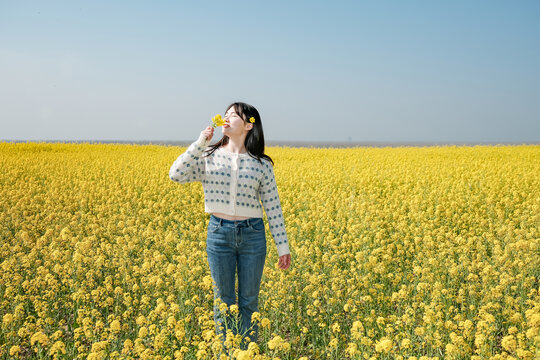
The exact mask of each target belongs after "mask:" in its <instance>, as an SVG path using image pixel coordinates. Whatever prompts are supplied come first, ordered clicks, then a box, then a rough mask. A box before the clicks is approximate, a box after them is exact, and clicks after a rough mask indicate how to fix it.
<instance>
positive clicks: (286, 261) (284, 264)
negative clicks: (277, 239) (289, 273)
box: [278, 254, 291, 270]
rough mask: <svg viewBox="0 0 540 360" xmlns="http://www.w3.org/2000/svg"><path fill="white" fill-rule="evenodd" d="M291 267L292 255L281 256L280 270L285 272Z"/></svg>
mask: <svg viewBox="0 0 540 360" xmlns="http://www.w3.org/2000/svg"><path fill="white" fill-rule="evenodd" d="M289 265H291V254H285V255H281V256H280V257H279V261H278V266H279V268H280V269H282V270H285V269H287V268H288V267H289Z"/></svg>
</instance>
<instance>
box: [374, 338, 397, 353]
mask: <svg viewBox="0 0 540 360" xmlns="http://www.w3.org/2000/svg"><path fill="white" fill-rule="evenodd" d="M392 346H393V343H392V340H391V339H387V338H382V339H381V340H379V341H377V342H376V343H375V350H376V351H378V352H383V351H384V352H389V351H390V350H391V349H392Z"/></svg>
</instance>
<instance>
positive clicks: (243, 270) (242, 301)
mask: <svg viewBox="0 0 540 360" xmlns="http://www.w3.org/2000/svg"><path fill="white" fill-rule="evenodd" d="M224 120H225V124H224V125H223V137H222V138H221V140H219V141H218V142H217V143H215V144H213V145H211V146H209V147H208V149H207V146H208V144H209V142H210V140H211V139H212V136H213V135H214V128H213V127H212V126H208V127H207V128H206V129H204V130H203V131H201V134H200V136H199V138H198V140H197V141H195V142H194V143H192V144H191V145H190V146H189V147H188V149H187V150H186V152H185V153H183V154H182V155H180V156H179V157H178V158H177V159H176V161H175V162H174V163H173V164H172V166H171V168H170V171H169V177H170V178H171V180H173V181H176V182H178V183H181V184H184V183H188V182H194V181H200V182H202V185H203V190H204V197H205V200H204V204H205V212H207V213H210V214H211V215H210V220H209V223H208V229H207V234H208V235H207V239H206V252H207V255H208V264H209V266H210V273H211V276H212V280H213V282H214V300H215V302H214V321H215V322H216V334H218V335H220V334H221V335H225V331H224V330H225V329H224V326H223V325H224V324H223V322H224V321H227V323H229V320H228V319H225V317H224V316H223V315H222V314H221V313H220V310H219V304H218V301H217V299H218V298H219V299H220V300H221V301H222V302H224V303H226V304H227V307H230V306H231V305H233V304H235V303H236V292H235V280H236V279H235V277H236V273H237V272H238V309H239V313H240V314H239V315H240V326H241V329H240V330H241V333H242V336H243V341H242V345H241V347H242V348H243V349H246V347H247V345H248V343H249V341H250V340H251V341H254V342H255V341H256V340H257V337H258V326H257V324H256V323H254V324H251V315H252V314H253V312H256V311H259V310H258V299H259V289H260V284H261V278H262V274H263V267H264V263H265V259H266V232H265V227H264V222H263V214H262V207H261V203H260V202H259V200H260V201H261V202H262V206H263V207H264V211H265V212H266V215H267V218H268V223H269V227H270V233H271V234H272V237H273V238H274V242H275V244H276V246H277V252H278V256H279V261H278V266H279V268H280V269H283V270H285V269H287V268H288V267H289V265H290V264H291V255H290V251H289V244H288V240H287V234H286V231H285V223H284V219H283V213H282V210H281V203H280V200H279V195H278V190H277V186H276V181H275V177H274V170H273V164H274V162H273V160H272V159H271V158H270V157H269V156H268V155H266V154H264V134H263V127H262V123H261V117H260V116H259V112H258V111H257V109H255V108H254V107H253V106H251V105H248V104H245V103H241V102H235V103H233V104H231V105H229V107H228V108H227V110H226V112H225V117H224ZM204 150H206V154H205V155H204V156H202V154H203V151H204ZM229 328H230V327H229ZM250 328H251V330H250ZM248 330H249V334H246V333H247V331H248ZM233 333H235V334H236V333H237V332H236V331H235V330H234V329H233ZM222 339H223V340H224V339H225V336H223V338H222Z"/></svg>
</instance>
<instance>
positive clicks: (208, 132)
mask: <svg viewBox="0 0 540 360" xmlns="http://www.w3.org/2000/svg"><path fill="white" fill-rule="evenodd" d="M201 134H204V136H205V137H206V139H207V140H208V141H210V140H212V136H214V128H213V127H211V126H207V127H206V129H204V130H203V131H201Z"/></svg>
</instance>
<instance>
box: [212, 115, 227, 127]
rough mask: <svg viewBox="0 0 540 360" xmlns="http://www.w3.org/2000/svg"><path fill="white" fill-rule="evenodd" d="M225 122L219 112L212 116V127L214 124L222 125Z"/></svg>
mask: <svg viewBox="0 0 540 360" xmlns="http://www.w3.org/2000/svg"><path fill="white" fill-rule="evenodd" d="M224 124H225V120H223V119H222V118H221V115H220V114H217V115H216V116H214V117H213V118H212V127H214V128H215V127H216V126H222V125H224Z"/></svg>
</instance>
